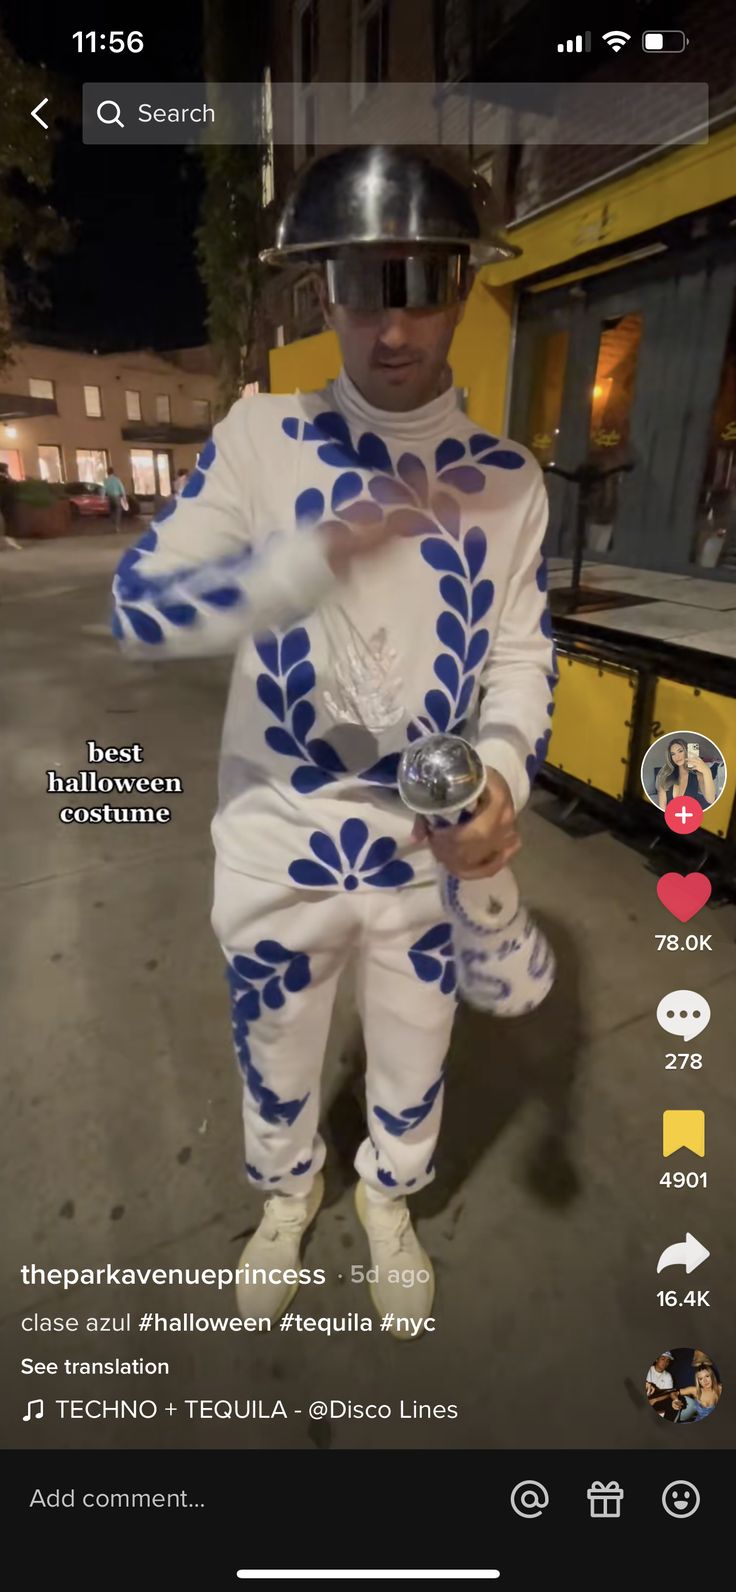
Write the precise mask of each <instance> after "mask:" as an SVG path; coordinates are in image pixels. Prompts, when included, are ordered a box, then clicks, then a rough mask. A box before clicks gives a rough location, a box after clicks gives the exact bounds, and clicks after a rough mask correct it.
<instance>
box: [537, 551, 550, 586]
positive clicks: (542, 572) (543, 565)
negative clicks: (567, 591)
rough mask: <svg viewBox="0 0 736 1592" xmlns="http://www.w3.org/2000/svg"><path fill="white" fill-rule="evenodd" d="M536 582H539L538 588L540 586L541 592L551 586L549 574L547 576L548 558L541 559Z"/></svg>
mask: <svg viewBox="0 0 736 1592" xmlns="http://www.w3.org/2000/svg"><path fill="white" fill-rule="evenodd" d="M536 580H537V586H538V588H539V590H540V591H546V590H547V587H548V585H549V577H548V574H547V560H546V558H543V559H541V560H540V562H539V564H538V565H537V575H536Z"/></svg>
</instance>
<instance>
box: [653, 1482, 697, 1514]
mask: <svg viewBox="0 0 736 1592" xmlns="http://www.w3.org/2000/svg"><path fill="white" fill-rule="evenodd" d="M662 1508H663V1509H664V1510H665V1511H666V1513H667V1514H668V1515H671V1516H672V1518H673V1520H687V1519H688V1516H689V1515H694V1514H695V1511H696V1509H699V1508H700V1493H699V1492H698V1489H697V1487H696V1486H695V1485H694V1483H693V1482H691V1481H670V1482H668V1483H667V1486H666V1487H665V1490H664V1492H663V1493H662Z"/></svg>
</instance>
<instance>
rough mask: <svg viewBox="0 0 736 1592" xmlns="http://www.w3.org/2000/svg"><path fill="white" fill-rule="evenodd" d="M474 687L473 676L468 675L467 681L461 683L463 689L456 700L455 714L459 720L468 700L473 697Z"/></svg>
mask: <svg viewBox="0 0 736 1592" xmlns="http://www.w3.org/2000/svg"><path fill="white" fill-rule="evenodd" d="M474 686H475V675H474V674H469V675H468V677H467V680H464V681H463V688H462V691H461V692H460V695H459V697H458V699H457V708H456V712H457V715H458V718H459V719H461V718H462V716H463V714H464V712H465V710H466V708H467V706H468V703H469V701H470V698H471V697H472V695H473V687H474ZM457 733H458V734H459V733H460V732H459V730H458V732H457Z"/></svg>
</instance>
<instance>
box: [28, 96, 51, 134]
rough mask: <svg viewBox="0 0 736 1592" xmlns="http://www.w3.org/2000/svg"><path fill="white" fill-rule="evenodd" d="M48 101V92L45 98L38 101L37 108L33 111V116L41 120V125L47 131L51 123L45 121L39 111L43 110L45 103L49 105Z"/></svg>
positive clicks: (36, 119)
mask: <svg viewBox="0 0 736 1592" xmlns="http://www.w3.org/2000/svg"><path fill="white" fill-rule="evenodd" d="M48 102H49V97H48V94H47V95H46V98H45V99H42V100H39V102H38V104H37V106H36V109H35V110H34V111H31V116H33V117H34V119H35V121H37V122H40V124H41V126H42V127H45V128H46V131H47V132H48V126H49V124H48V122H45V121H44V119H43V117H42V116H39V114H38V113H39V111H42V110H43V108H44V105H48Z"/></svg>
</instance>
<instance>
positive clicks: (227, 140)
mask: <svg viewBox="0 0 736 1592" xmlns="http://www.w3.org/2000/svg"><path fill="white" fill-rule="evenodd" d="M360 88H361V85H360V84H355V83H311V84H310V85H309V99H310V105H311V107H312V113H313V116H314V141H315V142H316V143H319V144H321V145H322V146H324V147H329V146H334V147H338V148H339V147H341V146H343V147H344V146H345V145H350V144H371V143H376V144H380V143H384V142H385V139H386V133H387V129H389V128H390V134H391V143H392V144H431V145H442V144H446V145H465V144H467V143H469V142H471V141H472V142H473V143H474V144H476V145H484V144H487V145H488V146H489V147H499V146H503V145H505V144H543V145H558V144H585V145H588V144H590V145H601V144H603V145H605V144H617V145H620V144H632V145H635V146H636V147H637V148H640V147H642V146H643V145H651V146H661V145H662V144H670V143H671V144H678V143H681V144H699V143H707V139H708V85H707V84H706V83H619V82H606V83H599V82H593V83H587V82H584V83H465V82H463V83H377V84H371V85H370V88H369V92H367V93H365V94H363V95H362V96H361V97H359V98H358V100H357V102H356V89H357V90H358V91H360ZM82 107H83V114H82V137H83V140H84V143H85V144H250V145H263V144H265V143H273V144H293V143H294V142H295V141H296V142H298V141H299V140H300V138H301V140H302V142H303V137H304V128H303V126H302V127H301V130H300V122H302V121H303V112H304V85H303V84H302V83H273V84H272V86H271V105H270V108H269V115H268V128H267V122H266V116H267V106H266V104H265V100H264V88H263V84H262V83H85V85H84V91H83V100H82ZM295 128H296V131H294V129H295Z"/></svg>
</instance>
